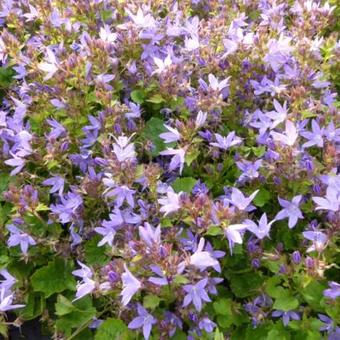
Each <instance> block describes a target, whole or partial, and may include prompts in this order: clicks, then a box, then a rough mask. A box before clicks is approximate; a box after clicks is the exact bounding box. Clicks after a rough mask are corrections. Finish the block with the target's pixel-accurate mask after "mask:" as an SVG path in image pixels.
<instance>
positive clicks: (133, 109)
mask: <svg viewBox="0 0 340 340" xmlns="http://www.w3.org/2000/svg"><path fill="white" fill-rule="evenodd" d="M129 108H130V111H129V112H127V113H125V117H126V118H129V119H133V118H139V117H140V116H141V114H142V112H141V108H140V105H139V104H135V103H133V102H129Z"/></svg>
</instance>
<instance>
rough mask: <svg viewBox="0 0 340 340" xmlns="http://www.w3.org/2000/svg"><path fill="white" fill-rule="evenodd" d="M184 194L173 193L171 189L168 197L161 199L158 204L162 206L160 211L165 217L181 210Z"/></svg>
mask: <svg viewBox="0 0 340 340" xmlns="http://www.w3.org/2000/svg"><path fill="white" fill-rule="evenodd" d="M181 194H182V192H179V193H178V194H177V193H175V192H174V191H173V189H172V188H169V189H168V190H167V192H166V197H163V198H160V199H159V200H158V203H159V204H160V205H161V206H162V207H161V208H160V209H159V210H160V212H163V213H164V216H167V215H168V214H170V213H172V212H176V211H177V210H179V209H180V208H181V203H180V197H181Z"/></svg>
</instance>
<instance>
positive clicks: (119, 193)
mask: <svg viewBox="0 0 340 340" xmlns="http://www.w3.org/2000/svg"><path fill="white" fill-rule="evenodd" d="M135 192H136V191H135V190H132V189H130V188H128V187H127V186H126V185H122V186H119V187H116V188H115V189H113V190H111V191H109V192H108V193H107V194H106V197H112V196H116V197H115V203H116V207H117V208H120V207H121V206H122V205H123V203H124V201H125V200H126V202H127V203H128V204H129V206H130V207H131V208H133V207H134V206H135V201H134V197H133V195H134V193H135Z"/></svg>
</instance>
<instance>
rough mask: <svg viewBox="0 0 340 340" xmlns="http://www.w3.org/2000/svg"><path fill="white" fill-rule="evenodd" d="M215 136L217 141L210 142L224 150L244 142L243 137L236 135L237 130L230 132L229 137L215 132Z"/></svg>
mask: <svg viewBox="0 0 340 340" xmlns="http://www.w3.org/2000/svg"><path fill="white" fill-rule="evenodd" d="M215 138H216V141H217V143H210V145H212V146H216V147H218V148H220V149H223V150H228V149H229V148H230V147H232V146H235V145H238V144H240V143H242V139H241V138H240V137H237V136H235V131H232V132H230V133H229V134H228V136H227V137H223V136H221V135H220V134H218V133H215Z"/></svg>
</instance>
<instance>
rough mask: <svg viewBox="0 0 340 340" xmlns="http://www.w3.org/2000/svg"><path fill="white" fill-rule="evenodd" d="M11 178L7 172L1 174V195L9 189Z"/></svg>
mask: <svg viewBox="0 0 340 340" xmlns="http://www.w3.org/2000/svg"><path fill="white" fill-rule="evenodd" d="M10 178H11V176H10V175H9V174H7V173H1V174H0V195H2V193H3V192H4V191H5V190H7V187H8V184H9V180H10Z"/></svg>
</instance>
